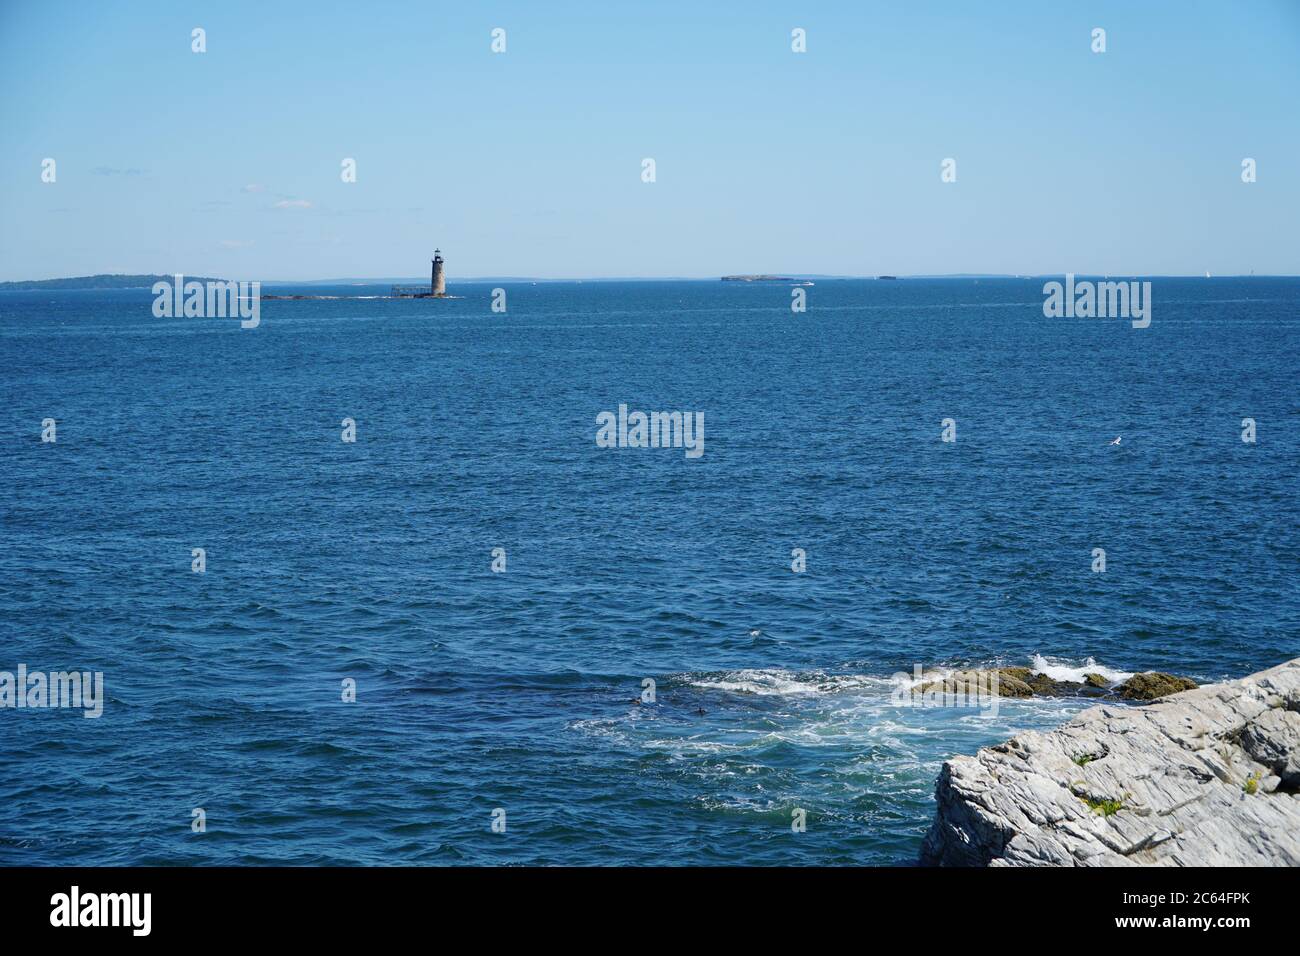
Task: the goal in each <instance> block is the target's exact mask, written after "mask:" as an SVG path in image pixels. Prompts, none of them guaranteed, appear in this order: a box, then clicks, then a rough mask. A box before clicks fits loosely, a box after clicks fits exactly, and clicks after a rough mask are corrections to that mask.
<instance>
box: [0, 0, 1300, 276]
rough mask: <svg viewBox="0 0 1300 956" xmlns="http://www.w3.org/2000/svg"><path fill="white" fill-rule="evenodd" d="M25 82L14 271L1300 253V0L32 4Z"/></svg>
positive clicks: (898, 264)
mask: <svg viewBox="0 0 1300 956" xmlns="http://www.w3.org/2000/svg"><path fill="white" fill-rule="evenodd" d="M194 27H203V28H204V29H205V30H206V31H207V47H208V49H207V52H206V53H203V54H196V53H193V52H191V49H190V46H191V39H190V34H191V30H192V29H193V28H194ZM494 27H502V28H504V29H505V30H506V41H507V52H506V53H504V54H493V53H492V52H491V50H490V42H491V37H490V32H491V30H492V29H493V28H494ZM795 27H802V28H804V29H805V30H806V31H807V38H808V39H807V43H808V52H807V53H805V54H795V53H792V52H791V50H790V31H791V30H792V29H793V28H795ZM1094 27H1102V28H1104V29H1105V30H1106V31H1107V37H1106V39H1107V52H1106V53H1104V54H1095V53H1093V52H1092V50H1091V48H1090V44H1091V37H1090V34H1091V31H1092V29H1093V28H1094ZM0 98H2V99H0V279H23V278H46V277H54V276H64V275H82V274H89V273H99V272H132V273H138V272H173V271H185V272H187V273H189V274H207V275H222V276H229V277H232V278H261V279H315V278H326V277H342V276H394V275H410V276H417V275H422V274H424V273H425V271H426V270H427V268H428V259H429V257H430V255H431V253H432V250H433V248H434V246H440V247H441V248H442V250H443V252H444V255H445V256H446V257H447V260H448V274H449V276H451V277H453V278H454V277H456V276H491V275H531V276H548V277H565V276H717V275H720V274H724V273H732V272H760V271H781V272H811V273H832V274H855V275H873V274H877V273H893V274H914V273H956V272H1008V273H1061V272H1065V271H1073V272H1076V273H1090V272H1095V273H1131V274H1165V273H1200V272H1203V271H1205V270H1209V271H1211V272H1213V273H1215V274H1230V273H1248V272H1250V271H1251V270H1255V271H1256V272H1259V273H1261V274H1264V273H1285V274H1295V273H1296V272H1297V271H1300V269H1298V268H1297V267H1298V265H1300V244H1298V243H1297V242H1296V240H1295V231H1296V228H1297V222H1300V121H1297V116H1298V115H1300V107H1298V106H1297V104H1298V103H1300V2H1296V0H1276V2H1273V0H1252V2H1233V3H1219V2H1213V3H1210V2H1194V0H1191V2H1189V0H1180V2H1144V3H1135V2H1131V0H1124V2H1115V3H1103V2H1098V3H1089V2H1052V0H1038V2H997V3H987V4H986V3H969V2H966V3H961V2H910V0H909V2H903V0H896V2H889V3H871V2H865V0H858V2H818V3H763V2H708V3H705V2H699V0H696V2H691V3H680V2H675V0H658V2H654V3H614V2H595V0H592V2H586V3H569V2H554V3H538V2H529V3H492V2H482V3H437V2H427V0H426V2H420V3H399V2H382V0H373V2H366V3H361V2H356V3H332V2H314V3H289V2H283V3H281V2H275V3H269V2H263V3H244V2H232V0H223V2H220V3H216V2H213V3H186V4H178V3H175V2H156V3H155V2H145V0H134V2H112V0H107V2H105V0H98V2H37V0H31V2H13V0H0ZM46 157H49V158H53V159H55V161H56V163H57V181H56V182H55V183H53V184H49V183H42V182H41V163H42V160H43V159H44V158H46ZM345 157H351V158H354V159H355V160H356V162H357V181H356V182H355V183H344V182H342V181H341V178H340V163H341V161H342V160H343V159H344V158H345ZM645 157H652V158H654V160H655V161H656V167H657V169H656V172H657V181H656V182H654V183H643V182H642V181H641V161H642V159H643V158H645ZM947 157H952V158H955V159H956V160H957V181H956V182H955V183H942V182H941V181H940V175H939V174H940V163H941V162H942V161H943V160H944V159H945V158H947ZM1245 157H1251V158H1254V159H1255V160H1256V161H1257V163H1258V181H1257V182H1255V183H1252V184H1244V183H1242V182H1241V175H1240V173H1241V161H1242V159H1243V158H1245Z"/></svg>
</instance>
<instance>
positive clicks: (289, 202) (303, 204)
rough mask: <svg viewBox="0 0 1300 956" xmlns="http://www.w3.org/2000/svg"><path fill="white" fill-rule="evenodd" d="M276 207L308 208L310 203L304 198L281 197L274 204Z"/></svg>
mask: <svg viewBox="0 0 1300 956" xmlns="http://www.w3.org/2000/svg"><path fill="white" fill-rule="evenodd" d="M275 208H276V209H310V208H311V203H310V202H308V201H307V200H306V199H281V200H280V201H279V202H278V203H276V204H275Z"/></svg>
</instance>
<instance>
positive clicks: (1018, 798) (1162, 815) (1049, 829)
mask: <svg viewBox="0 0 1300 956" xmlns="http://www.w3.org/2000/svg"><path fill="white" fill-rule="evenodd" d="M935 796H936V799H937V801H938V809H937V811H936V814H935V819H934V823H933V824H932V825H931V827H930V832H929V833H928V834H927V835H926V838H925V843H924V845H923V848H922V851H921V862H922V863H923V864H929V865H946V866H985V865H992V866H1132V865H1143V864H1147V865H1164V866H1300V658H1297V659H1296V660H1292V661H1289V662H1287V663H1285V664H1281V665H1279V666H1277V667H1273V668H1270V669H1269V670H1266V671H1261V672H1260V673H1258V674H1252V675H1250V676H1249V677H1244V678H1241V679H1240V680H1234V681H1228V682H1226V683H1222V684H1210V685H1206V686H1204V687H1200V688H1197V689H1195V690H1187V691H1183V692H1181V693H1177V694H1174V695H1171V696H1169V697H1165V698H1162V699H1160V700H1157V701H1155V702H1153V703H1150V704H1146V705H1143V706H1130V705H1111V704H1105V705H1102V706H1099V707H1093V708H1091V709H1089V710H1086V711H1084V712H1083V713H1081V714H1079V715H1077V716H1076V717H1075V718H1074V719H1073V720H1071V721H1070V722H1069V723H1067V724H1066V725H1064V726H1063V727H1061V728H1059V729H1057V730H1055V731H1052V732H1050V733H1033V732H1031V733H1025V734H1020V735H1019V736H1017V737H1013V738H1012V739H1011V740H1009V741H1007V742H1006V743H1004V744H1000V745H998V746H996V747H986V748H984V749H982V750H980V751H979V752H978V753H977V754H976V755H975V756H973V757H954V758H953V759H951V760H949V761H947V762H946V763H945V764H944V765H943V770H942V771H941V772H940V774H939V781H938V784H937V786H936V791H935Z"/></svg>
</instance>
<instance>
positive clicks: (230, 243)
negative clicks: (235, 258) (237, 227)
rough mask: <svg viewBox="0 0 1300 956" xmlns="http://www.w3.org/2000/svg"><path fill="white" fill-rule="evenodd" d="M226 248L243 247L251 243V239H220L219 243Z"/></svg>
mask: <svg viewBox="0 0 1300 956" xmlns="http://www.w3.org/2000/svg"><path fill="white" fill-rule="evenodd" d="M220 244H221V245H222V246H223V247H225V248H226V249H245V248H247V247H248V246H251V245H252V244H253V240H252V239H222V240H221V243H220Z"/></svg>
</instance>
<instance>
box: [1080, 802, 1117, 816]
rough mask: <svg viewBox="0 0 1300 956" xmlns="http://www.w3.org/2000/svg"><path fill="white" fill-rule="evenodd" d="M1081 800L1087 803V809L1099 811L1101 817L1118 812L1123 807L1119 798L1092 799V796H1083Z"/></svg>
mask: <svg viewBox="0 0 1300 956" xmlns="http://www.w3.org/2000/svg"><path fill="white" fill-rule="evenodd" d="M1083 802H1084V803H1086V804H1087V805H1088V809H1090V810H1092V811H1093V812H1094V813H1100V814H1101V815H1102V816H1103V817H1108V816H1111V815H1112V814H1115V813H1119V812H1120V810H1122V809H1124V804H1123V803H1122V802H1121V801H1119V800H1094V799H1093V798H1092V797H1084V798H1083Z"/></svg>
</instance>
